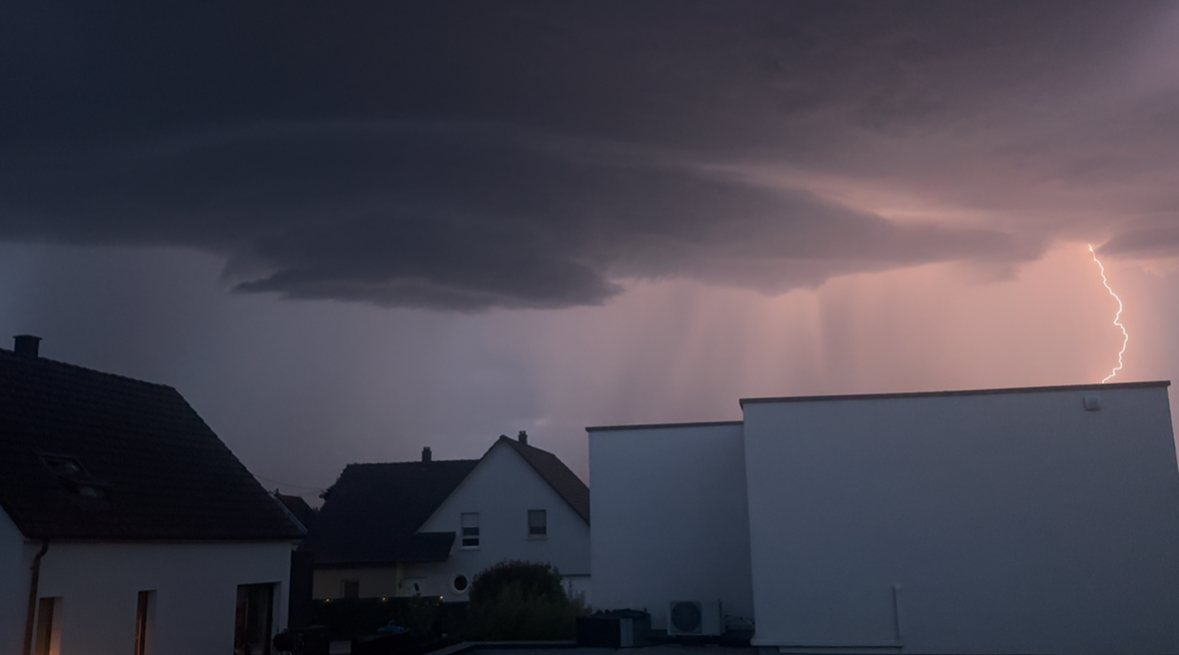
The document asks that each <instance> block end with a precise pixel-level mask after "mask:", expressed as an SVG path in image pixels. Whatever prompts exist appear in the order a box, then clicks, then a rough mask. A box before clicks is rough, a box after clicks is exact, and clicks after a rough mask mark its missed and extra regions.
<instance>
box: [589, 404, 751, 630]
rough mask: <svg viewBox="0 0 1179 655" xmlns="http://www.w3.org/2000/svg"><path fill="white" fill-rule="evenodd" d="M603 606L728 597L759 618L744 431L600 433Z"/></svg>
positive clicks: (597, 544) (726, 602) (656, 607)
mask: <svg viewBox="0 0 1179 655" xmlns="http://www.w3.org/2000/svg"><path fill="white" fill-rule="evenodd" d="M589 450H590V475H591V476H592V480H593V489H594V492H593V495H592V496H591V501H590V502H591V506H592V515H593V519H594V529H593V535H592V542H591V543H592V553H593V571H594V574H593V577H594V582H593V586H594V607H595V608H596V609H623V608H632V609H646V610H647V611H649V612H650V613H651V621H652V625H653V626H654V627H656V628H663V627H665V626H666V624H667V603H668V601H671V600H713V599H720V601H721V603H722V605H723V607H724V612H725V614H728V615H732V616H740V617H744V618H747V619H753V618H754V616H753V598H752V591H751V588H750V564H749V523H748V515H747V510H746V501H745V454H744V447H743V443H742V427H741V425H740V424H734V423H728V424H714V425H702V426H676V427H650V428H642V429H627V430H591V431H590V433H589Z"/></svg>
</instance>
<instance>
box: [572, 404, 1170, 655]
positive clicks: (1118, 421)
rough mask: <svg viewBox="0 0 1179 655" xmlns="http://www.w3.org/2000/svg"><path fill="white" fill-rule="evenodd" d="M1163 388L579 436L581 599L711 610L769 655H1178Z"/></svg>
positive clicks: (773, 407)
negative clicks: (742, 623) (748, 625)
mask: <svg viewBox="0 0 1179 655" xmlns="http://www.w3.org/2000/svg"><path fill="white" fill-rule="evenodd" d="M1168 384H1169V383H1166V382H1151V383H1130V384H1107V385H1085V386H1069V387H1043V388H1030V389H1004V390H989V391H967V392H943V393H913V394H880V395H861V396H830V397H807V398H769V399H753V400H744V401H742V403H741V405H742V408H743V412H744V421H742V422H734V423H715V424H681V425H653V426H623V427H607V428H590V429H589V430H590V467H591V468H590V470H591V475H592V476H593V481H594V496H593V512H594V533H593V538H592V556H593V568H594V593H595V598H596V603H595V604H596V606H597V607H598V608H611V607H613V608H622V607H635V608H639V609H642V608H646V609H648V610H649V611H650V612H651V613H652V620H653V623H654V624H655V625H657V626H659V627H662V626H665V625H667V608H668V602H669V601H676V600H706V601H707V600H718V599H719V600H720V602H721V605H722V607H723V612H724V614H725V615H728V616H729V617H742V618H744V619H749V620H752V621H753V622H754V623H755V625H756V633H755V635H754V639H753V643H754V644H755V645H759V646H767V647H775V648H777V649H779V650H780V652H901V653H943V654H954V653H994V654H1010V655H1015V654H1022V655H1039V654H1043V655H1048V654H1054V655H1059V654H1073V653H1076V654H1088V653H1127V654H1128V653H1160V654H1161V653H1175V652H1179V469H1177V468H1176V458H1175V446H1174V440H1173V438H1174V437H1173V433H1172V428H1171V419H1170V413H1169V405H1168V400H1167V386H1168ZM729 620H730V621H733V620H734V619H733V618H730V619H729Z"/></svg>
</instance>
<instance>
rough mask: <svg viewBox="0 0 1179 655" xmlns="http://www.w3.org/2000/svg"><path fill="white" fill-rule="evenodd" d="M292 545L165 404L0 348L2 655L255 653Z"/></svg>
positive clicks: (27, 344) (260, 492) (211, 437)
mask: <svg viewBox="0 0 1179 655" xmlns="http://www.w3.org/2000/svg"><path fill="white" fill-rule="evenodd" d="M301 537H302V532H301V531H300V530H298V529H297V528H296V526H295V525H294V524H293V523H292V522H291V521H290V520H289V519H288V518H287V515H286V513H285V512H284V511H283V510H282V508H281V507H279V505H278V504H277V502H276V501H275V500H274V499H273V498H271V497H270V495H269V494H267V493H266V491H265V490H264V489H262V487H261V486H260V485H259V484H258V483H257V481H255V480H254V478H253V476H251V475H250V473H249V472H248V471H247V470H246V469H245V467H243V466H242V464H241V463H240V462H239V461H238V460H237V459H236V458H235V457H234V456H233V454H232V453H231V452H230V451H229V450H228V449H227V448H226V447H225V445H224V444H223V443H222V442H221V441H220V440H219V439H218V438H217V436H216V435H215V434H213V432H212V431H211V430H210V429H209V427H208V426H207V425H205V423H204V422H203V421H202V420H201V418H200V417H199V416H198V415H197V414H196V412H194V411H193V409H192V408H191V407H189V405H188V404H187V403H186V402H185V401H184V398H182V397H181V396H180V394H179V393H177V392H176V390H174V389H172V388H170V387H166V386H163V385H157V384H150V383H147V382H141V381H138V380H132V379H128V378H124V377H119V376H115V375H109V374H106V373H100V372H98V371H92V370H88V369H84V368H80V367H77V366H71V365H68V364H62V363H59V362H55V361H50V360H47V359H44V358H41V357H39V356H38V353H37V340H36V338H35V337H18V338H17V348H16V350H15V352H14V351H7V350H0V652H3V653H21V654H22V655H28V654H29V653H34V654H36V655H49V654H57V653H65V654H66V655H69V654H70V653H86V654H87V655H128V654H135V655H143V654H150V653H156V654H158V655H163V654H167V655H174V654H179V655H184V654H190V655H204V654H206V653H243V652H246V649H247V648H248V649H249V652H250V653H252V654H254V655H258V654H259V653H268V652H270V650H269V646H270V644H269V642H270V637H271V635H273V634H274V633H275V632H276V631H278V630H279V629H281V628H282V627H283V624H284V621H285V616H286V611H285V607H284V606H283V605H284V603H283V600H284V598H285V594H284V593H283V592H284V591H285V589H286V586H287V583H288V576H289V567H290V563H291V550H292V548H293V546H294V544H295V542H296V540H297V539H299V538H301Z"/></svg>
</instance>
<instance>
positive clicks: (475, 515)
mask: <svg viewBox="0 0 1179 655" xmlns="http://www.w3.org/2000/svg"><path fill="white" fill-rule="evenodd" d="M459 544H461V545H462V547H463V548H465V549H467V550H476V549H478V548H479V546H480V545H481V544H482V535H480V534H479V512H463V513H462V514H460V515H459Z"/></svg>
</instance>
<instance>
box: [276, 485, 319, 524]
mask: <svg viewBox="0 0 1179 655" xmlns="http://www.w3.org/2000/svg"><path fill="white" fill-rule="evenodd" d="M274 499H275V500H277V501H278V502H280V503H282V506H283V507H284V508H286V510H287V511H288V512H290V514H291V516H293V517H295V520H296V521H298V522H299V524H300V525H302V526H303V527H304V528H306V529H308V530H310V529H311V524H312V523H314V522H315V515H316V511H315V510H314V509H312V508H311V505H308V504H307V501H306V500H303V497H302V496H288V495H286V494H280V493H278V490H277V489H275V491H274Z"/></svg>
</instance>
